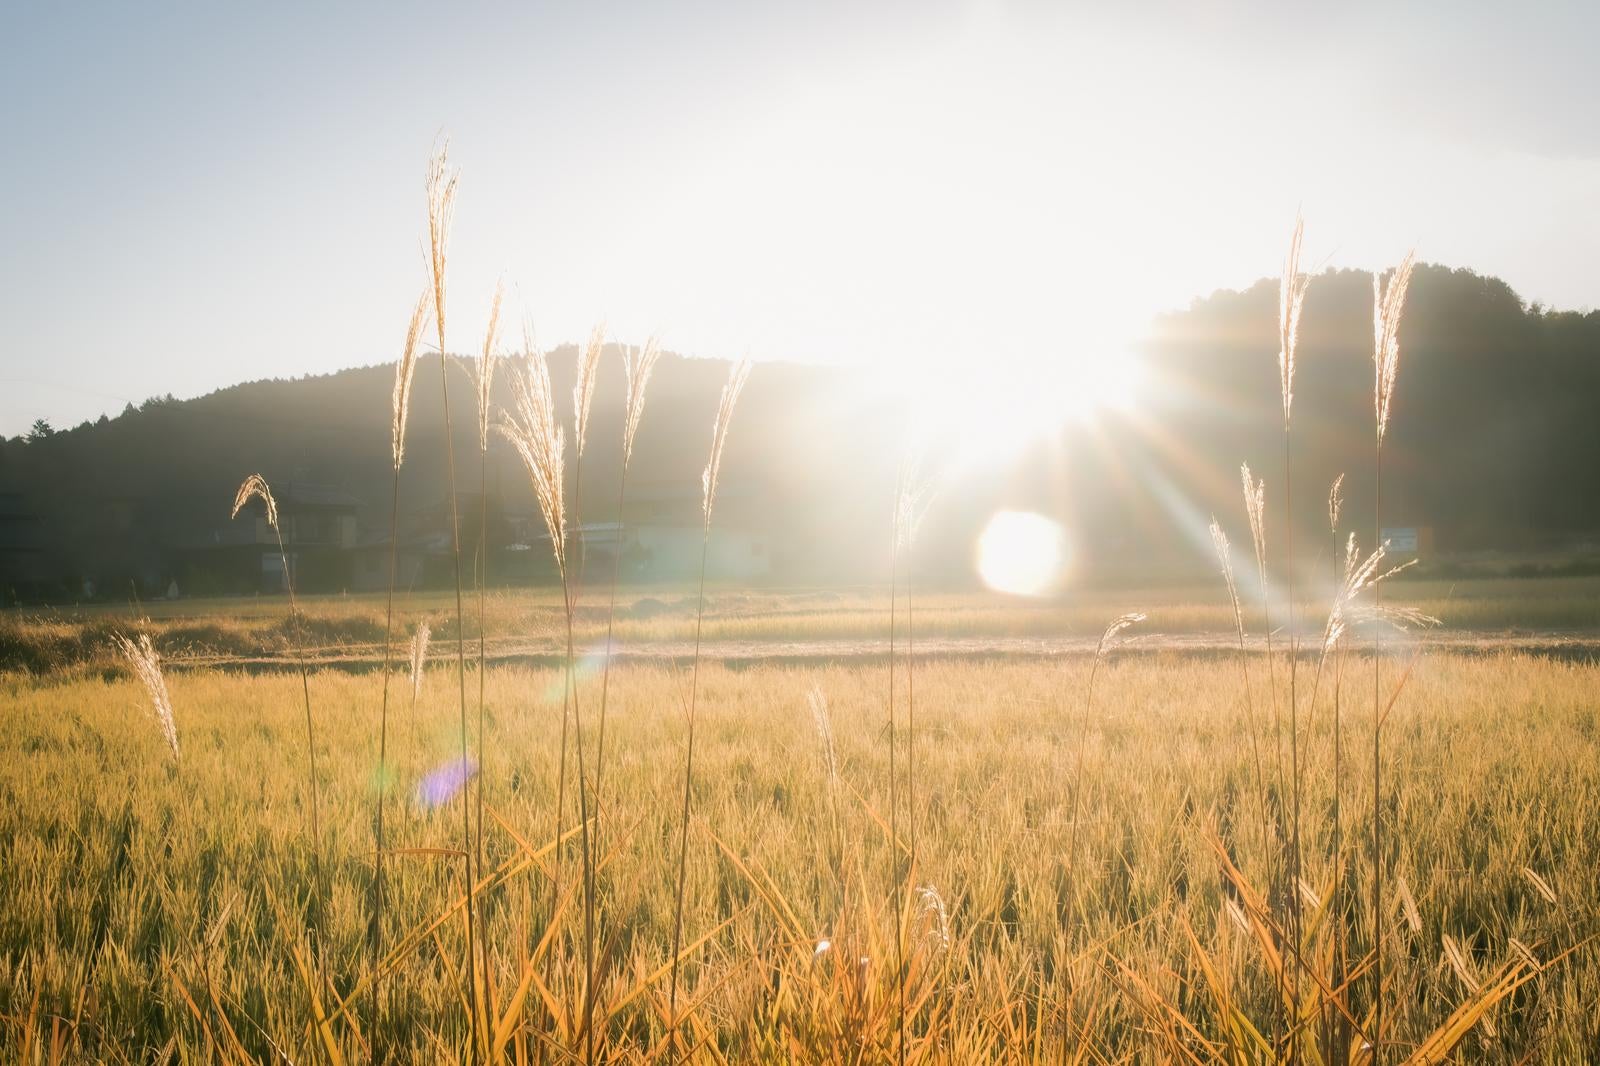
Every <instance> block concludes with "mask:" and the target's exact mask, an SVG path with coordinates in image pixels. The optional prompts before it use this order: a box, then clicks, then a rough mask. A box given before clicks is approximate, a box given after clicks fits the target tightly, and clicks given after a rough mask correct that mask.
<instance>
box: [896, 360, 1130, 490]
mask: <svg viewBox="0 0 1600 1066" xmlns="http://www.w3.org/2000/svg"><path fill="white" fill-rule="evenodd" d="M1103 351H1104V352H1105V353H1106V354H1101V352H1102V349H1096V348H1088V347H1086V348H1084V349H1080V350H1079V351H1077V352H1048V353H1041V354H1040V355H1038V356H1037V357H1032V358H1001V357H997V358H995V359H994V360H993V361H991V362H990V364H989V366H988V368H987V369H986V371H985V372H984V373H982V374H980V375H976V376H974V375H972V374H970V373H967V374H928V375H926V377H925V378H924V381H925V383H926V384H925V386H924V389H923V392H922V395H921V396H920V397H919V398H918V401H917V405H918V407H919V409H920V410H921V411H922V414H923V418H924V419H925V425H924V427H923V433H924V434H925V435H926V436H927V437H929V438H930V439H938V440H941V441H944V442H946V443H948V444H949V445H950V446H951V448H952V450H953V454H954V457H955V462H956V463H957V464H958V465H959V466H961V467H966V468H973V467H982V466H989V465H993V464H996V463H1003V462H1008V461H1011V460H1014V459H1016V458H1017V457H1018V456H1019V455H1020V454H1022V453H1023V452H1024V451H1025V450H1026V449H1028V448H1029V447H1030V446H1032V445H1035V444H1037V443H1039V442H1040V441H1042V440H1048V439H1050V438H1052V437H1054V436H1055V435H1056V434H1057V433H1059V432H1060V431H1061V429H1062V428H1063V427H1067V426H1082V425H1087V424H1090V423H1093V422H1095V421H1096V420H1097V419H1099V418H1101V417H1102V416H1104V415H1105V414H1107V413H1110V412H1127V411H1130V410H1133V409H1135V408H1136V407H1137V406H1138V404H1139V403H1140V399H1141V396H1142V394H1143V387H1144V379H1143V375H1142V373H1141V364H1140V362H1139V359H1138V356H1137V354H1136V353H1135V352H1134V351H1133V350H1132V349H1131V348H1130V347H1129V346H1127V345H1122V346H1117V347H1108V348H1106V349H1103Z"/></svg>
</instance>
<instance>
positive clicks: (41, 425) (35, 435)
mask: <svg viewBox="0 0 1600 1066" xmlns="http://www.w3.org/2000/svg"><path fill="white" fill-rule="evenodd" d="M55 435H56V431H55V429H54V428H53V427H52V426H51V425H50V423H49V422H46V421H45V420H44V419H42V418H36V419H34V421H33V429H31V430H29V431H28V443H29V444H33V443H35V442H37V441H41V440H44V439H45V438H47V437H53V436H55Z"/></svg>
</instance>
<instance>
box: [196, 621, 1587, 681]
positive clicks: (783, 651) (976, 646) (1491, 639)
mask: <svg viewBox="0 0 1600 1066" xmlns="http://www.w3.org/2000/svg"><path fill="white" fill-rule="evenodd" d="M1095 644H1096V640H1095V639H1093V638H1077V637H1074V638H1068V637H929V638H918V640H917V642H916V656H917V658H919V659H925V658H926V659H972V660H984V659H1053V658H1086V657H1089V656H1092V655H1093V654H1094V650H1095ZM1419 644H1420V645H1421V646H1422V648H1423V649H1424V650H1427V651H1437V652H1444V653H1449V654H1458V655H1490V654H1498V653H1502V652H1519V653H1522V654H1527V655H1540V656H1545V657H1548V658H1554V659H1562V660H1570V661H1588V660H1595V659H1600V633H1597V632H1594V631H1591V630H1584V631H1572V632H1555V631H1550V632H1539V633H1534V632H1466V631H1455V632H1436V633H1430V634H1426V635H1423V636H1421V637H1416V636H1410V637H1408V636H1406V635H1403V634H1394V633H1389V634H1386V635H1385V637H1384V648H1385V650H1386V652H1388V653H1391V654H1395V655H1401V654H1407V653H1409V652H1411V651H1413V650H1415V649H1416V648H1417V647H1418V645H1419ZM1366 646H1367V641H1366V640H1365V639H1357V640H1356V642H1355V644H1354V648H1355V650H1356V652H1357V653H1360V651H1361V650H1362V649H1363V648H1364V647H1366ZM1246 647H1247V649H1248V650H1249V651H1250V652H1251V653H1252V654H1264V653H1265V651H1266V643H1265V641H1264V640H1262V639H1260V638H1256V639H1253V640H1250V641H1247V643H1246ZM904 649H905V644H904V642H901V643H900V644H899V645H898V650H899V651H901V652H902V653H903V652H904ZM487 650H488V659H489V661H490V662H492V663H497V664H506V663H519V664H523V665H530V666H555V665H558V664H560V663H561V662H562V661H563V658H564V654H565V649H564V648H563V647H562V646H560V645H559V644H557V643H556V642H555V641H550V640H543V641H528V640H517V639H504V638H503V639H500V640H491V641H489V644H488V649H487ZM1238 651H1239V643H1238V638H1237V637H1234V636H1232V635H1229V634H1226V633H1185V634H1166V633H1145V634H1140V635H1137V636H1134V637H1132V638H1130V639H1128V640H1127V641H1125V642H1124V643H1123V644H1121V645H1120V646H1119V649H1118V652H1117V654H1122V655H1126V654H1129V653H1132V652H1137V653H1140V654H1146V655H1148V654H1162V655H1176V656H1197V657H1202V658H1209V657H1215V656H1225V655H1235V654H1238ZM1274 651H1275V652H1278V653H1282V651H1283V643H1282V640H1281V639H1280V640H1279V641H1277V642H1276V644H1275V645H1274ZM1316 651H1317V648H1316V646H1315V644H1314V643H1313V644H1311V645H1306V644H1302V645H1301V654H1302V655H1304V656H1306V657H1313V656H1314V655H1315V654H1316ZM403 653H404V649H398V650H397V651H396V654H395V664H396V668H397V669H404V668H405V665H406V664H405V663H404V661H403V659H404V654H403ZM601 653H602V649H601V647H600V645H599V644H596V645H594V646H593V647H588V648H584V649H582V650H581V651H580V654H581V655H583V656H586V657H589V658H591V659H598V658H599V657H600V655H601ZM700 653H701V657H702V658H703V659H705V660H707V661H711V662H721V663H724V664H727V665H731V666H753V665H758V664H803V663H832V662H843V663H862V662H871V661H874V660H883V659H886V658H887V657H888V654H889V642H888V640H887V639H886V638H885V639H882V640H760V641H758V640H727V641H709V642H706V643H704V644H702V645H701V649H700ZM693 654H694V645H693V644H692V643H690V642H689V641H648V642H644V643H640V644H632V645H619V646H618V647H617V648H616V651H615V661H617V662H621V663H628V662H663V661H667V660H674V661H684V660H687V659H689V658H690V657H691V656H692V655H693ZM308 655H309V656H310V658H311V660H312V662H313V663H314V664H315V665H317V666H320V667H323V668H326V669H344V670H354V671H365V670H372V669H377V668H378V667H379V666H381V665H382V662H383V647H382V645H345V646H341V647H329V648H313V649H308ZM434 658H435V659H440V657H439V656H434ZM441 661H442V660H441ZM167 664H168V665H169V666H171V667H176V668H179V669H183V668H189V669H214V668H230V667H232V668H244V669H247V670H249V669H259V670H273V669H288V668H292V667H293V666H294V665H295V661H294V658H293V656H289V655H277V656H221V655H218V656H208V655H195V656H174V657H172V658H170V659H168V660H167Z"/></svg>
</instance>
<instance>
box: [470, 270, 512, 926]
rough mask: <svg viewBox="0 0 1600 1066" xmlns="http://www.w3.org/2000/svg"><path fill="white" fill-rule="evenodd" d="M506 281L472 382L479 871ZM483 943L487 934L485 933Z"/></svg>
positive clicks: (494, 302)
mask: <svg viewBox="0 0 1600 1066" xmlns="http://www.w3.org/2000/svg"><path fill="white" fill-rule="evenodd" d="M505 288H506V287H505V281H504V280H503V279H502V280H497V281H496V282H495V285H494V296H493V297H492V298H491V299H490V301H489V325H488V327H487V328H486V329H485V330H484V333H483V353H482V354H481V355H480V356H479V357H478V365H477V368H476V369H477V373H476V375H475V383H476V385H477V393H478V555H477V563H478V565H477V566H476V567H474V570H475V572H476V575H477V579H478V773H477V775H476V781H475V782H474V794H475V798H476V799H477V807H478V812H477V814H478V816H477V821H476V823H475V825H474V837H475V839H474V848H475V851H476V855H475V858H476V860H477V863H478V869H479V870H480V871H481V870H482V869H483V814H484V807H483V788H484V781H485V780H486V779H487V778H488V776H489V768H488V763H487V762H486V761H485V759H484V749H483V741H484V733H485V726H486V724H487V720H488V711H487V707H488V700H487V698H486V694H487V688H486V686H487V684H488V673H487V670H486V669H485V666H486V665H487V659H488V647H487V643H486V641H487V636H486V634H487V631H488V594H487V590H486V588H485V586H486V585H487V583H488V577H489V569H488V568H489V426H490V424H491V421H492V419H491V408H490V400H491V398H492V396H493V394H494V371H495V364H496V363H498V362H499V347H498V342H499V330H500V302H501V300H502V299H503V298H504V296H505ZM484 937H485V940H486V941H487V939H488V934H487V932H485V934H484Z"/></svg>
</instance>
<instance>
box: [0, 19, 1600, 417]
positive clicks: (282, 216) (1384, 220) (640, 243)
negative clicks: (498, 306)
mask: <svg viewBox="0 0 1600 1066" xmlns="http://www.w3.org/2000/svg"><path fill="white" fill-rule="evenodd" d="M1597 10H1600V8H1597V7H1596V5H1593V4H1586V3H1571V4H1547V5H1535V4H1524V5H1505V4H1494V5H1488V4H1484V5H1471V4H1464V3H1440V4H1411V3H1408V4H1399V3H1386V4H1381V5H1374V6H1362V5H1352V4H1337V5H1335V4H1330V5H1320V6H1316V7H1314V6H1313V5H1296V4H1283V3H1277V4H1272V5H1265V4H1263V5H1244V4H1236V3H1209V2H1193V3H1181V4H1176V3H1175V4H1163V5H1140V4H1115V5H1113V4H1106V5H1103V9H1102V6H1100V5H1095V6H1090V5H1064V4H1042V3H1041V4H1019V3H1005V2H987V3H966V4H940V3H927V2H917V3H904V4H890V3H876V4H863V3H838V4H832V3H806V4H793V5H784V6H782V7H780V6H778V5H771V4H748V3H744V4H735V3H729V4H654V5H645V4H624V3H592V4H582V5H550V6H548V7H546V6H543V5H527V4H518V5H512V4H506V5H477V6H474V5H467V4H438V3H433V4H426V5H424V4H406V3H385V4H372V5H369V6H357V5H353V4H350V5H323V4H304V5H300V4H288V3H280V4H257V5H244V4H217V3H204V4H193V5H178V4H172V5H159V4H127V3H115V4H93V3H70V4H45V3H40V4H10V5H6V6H5V7H4V8H3V9H0V39H3V40H5V41H6V43H7V47H6V61H5V64H4V66H3V67H0V99H3V100H4V101H5V104H4V112H3V114H4V135H3V144H4V146H5V147H4V164H5V165H4V166H3V167H0V318H3V321H4V324H5V329H6V341H5V344H4V346H3V348H0V433H3V434H7V435H10V434H15V433H18V432H22V431H23V430H25V429H26V428H27V426H28V425H29V424H30V423H31V422H32V420H33V419H34V418H36V417H46V418H49V419H50V420H51V421H52V422H54V423H55V424H56V425H57V426H58V427H60V426H64V425H68V424H72V423H76V422H77V421H79V420H81V419H84V418H89V417H94V416H97V415H99V414H100V413H101V412H102V411H109V412H111V413H113V414H114V413H115V412H116V411H118V410H120V409H121V407H122V405H123V403H124V402H126V401H129V400H131V401H134V402H138V401H140V400H142V399H144V398H145V397H146V396H149V395H151V394H153V393H166V392H169V391H170V392H172V393H175V394H177V395H178V396H180V397H187V396H193V395H198V394H201V393H204V392H208V391H210V390H212V389H214V388H217V387H220V386H223V385H228V384H232V383H234V382H237V381H240V380H246V379H252V378H259V377H270V376H287V375H298V374H303V373H307V372H325V371H331V370H335V369H339V368H341V367H346V366H351V365H356V364H362V363H373V362H379V361H385V360H389V359H392V358H393V357H394V356H395V355H396V353H397V349H398V346H399V344H400V341H401V339H402V336H403V333H404V330H405V324H406V317H407V314H408V309H409V306H410V304H411V303H412V302H413V300H414V299H415V297H416V294H417V292H418V290H419V289H420V286H421V284H422V280H423V265H422V258H421V254H420V250H419V238H420V236H421V234H422V232H423V203H424V201H423V191H422V176H423V169H424V164H425V162H426V159H427V157H428V154H429V151H430V148H431V146H432V145H433V142H434V140H435V137H436V135H437V134H438V133H440V132H441V131H444V132H447V133H448V134H449V135H450V136H451V138H452V156H453V159H454V161H455V162H457V163H458V164H459V165H460V166H461V168H462V172H463V175H462V179H461V191H460V200H459V206H458V210H457V216H456V243H455V245H454V247H453V249H452V266H453V273H452V276H451V291H452V293H453V295H454V304H453V313H452V328H451V337H450V347H451V348H452V349H453V350H470V349H472V348H473V347H475V346H476V345H477V344H478V343H480V338H479V336H478V333H479V331H480V330H481V328H482V323H483V320H484V317H485V314H486V309H487V302H488V296H489V292H490V290H491V288H492V286H493V283H494V279H495V277H496V276H497V274H500V273H502V272H504V274H505V276H506V277H507V279H508V281H509V282H511V283H513V284H515V285H516V286H517V288H518V290H519V291H520V293H521V295H522V297H523V298H524V300H525V301H526V303H527V306H528V311H529V313H530V314H531V316H532V318H533V320H534V322H535V324H536V327H537V330H538V336H539V339H540V341H541V342H543V343H545V344H552V345H553V344H556V343H560V342H563V341H567V340H572V339H575V338H578V337H579V336H580V335H581V334H583V333H584V332H585V331H586V330H587V327H588V325H589V324H590V323H591V322H592V321H593V320H594V319H595V318H597V317H598V316H600V315H605V316H606V317H607V318H608V319H609V321H610V322H611V323H612V326H613V330H614V333H615V334H616V335H618V336H620V337H621V338H623V339H626V340H638V339H642V337H643V335H644V334H645V333H647V332H648V331H650V330H652V329H659V330H660V331H661V332H662V335H663V337H664V339H665V342H666V344H667V346H668V347H669V348H673V349H676V350H681V351H686V352H691V353H695V354H702V355H736V354H740V353H742V352H745V351H749V352H750V353H751V354H752V355H754V356H755V357H757V358H758V359H760V358H796V359H810V360H827V361H846V362H856V363H861V364H864V365H867V366H870V367H872V368H874V369H879V370H883V369H893V368H897V367H903V366H917V367H921V368H927V369H928V370H929V371H930V372H931V373H933V374H939V373H941V372H943V371H944V369H945V368H952V369H951V374H952V375H953V374H954V373H955V372H956V371H955V370H954V369H953V368H955V367H956V366H957V360H958V359H960V358H962V357H964V356H966V355H970V354H982V355H983V356H985V357H986V358H992V359H998V360H999V361H1001V362H1002V363H1006V364H1011V365H1014V366H1018V367H1022V368H1028V367H1037V368H1049V369H1050V372H1051V373H1053V374H1056V375H1058V376H1060V375H1063V374H1064V375H1065V377H1066V378H1068V379H1070V378H1071V376H1072V374H1073V373H1074V372H1075V371H1074V370H1073V368H1081V367H1085V366H1091V365H1094V364H1095V363H1096V362H1097V361H1098V362H1100V363H1104V362H1105V361H1106V360H1108V359H1115V358H1118V357H1119V354H1120V352H1121V351H1122V350H1123V345H1124V344H1125V343H1126V341H1127V339H1128V338H1130V337H1132V336H1136V335H1137V334H1138V333H1139V332H1140V330H1141V329H1142V327H1143V324H1144V322H1145V321H1147V319H1148V316H1149V314H1150V313H1151V312H1152V311H1155V310H1158V309H1162V308H1167V307H1177V306H1183V305H1184V304H1186V303H1187V302H1188V301H1189V300H1190V299H1192V298H1193V297H1195V296H1197V295H1203V294H1205V293H1208V292H1210V291H1212V290H1213V289H1216V288H1219V287H1231V286H1240V285H1244V284H1248V283H1249V282H1250V281H1252V280H1254V279H1255V278H1257V277H1260V276H1263V275H1269V274H1273V273H1275V272H1276V270H1277V268H1278V265H1279V263H1280V261H1281V258H1282V255H1283V251H1284V246H1285V244H1286V242H1287V238H1288V235H1289V231H1290V228H1291V226H1292V223H1293V218H1294V214H1295V211H1296V209H1297V208H1300V209H1303V211H1304V213H1305V216H1306V224H1307V235H1306V246H1307V255H1308V257H1309V259H1310V261H1311V262H1313V263H1314V264H1317V265H1334V266H1357V267H1375V266H1380V265H1383V264H1387V263H1390V262H1392V261H1394V260H1395V259H1397V258H1398V257H1399V256H1400V255H1401V254H1402V253H1403V252H1404V251H1405V249H1406V248H1407V247H1409V246H1411V245H1413V244H1415V245H1416V246H1417V247H1418V248H1419V250H1420V254H1421V256H1422V257H1423V258H1424V259H1427V260H1431V261H1436V262H1442V263H1446V264H1449V265H1452V266H1469V267H1472V268H1473V269H1476V270H1479V271H1482V272H1485V273H1492V274H1497V275H1500V276H1502V277H1504V278H1506V279H1507V280H1508V281H1509V282H1510V283H1511V284H1512V285H1513V286H1514V287H1515V288H1516V289H1517V290H1518V291H1519V292H1520V293H1521V294H1522V295H1523V296H1524V297H1525V298H1528V299H1530V300H1531V299H1537V300H1542V301H1545V302H1547V303H1550V304H1554V305H1556V306H1559V307H1593V306H1596V305H1597V304H1600V269H1597V267H1596V264H1595V256H1596V253H1597V252H1600V206H1597V199H1596V197H1597V193H1600V64H1597V63H1595V62H1593V56H1594V53H1593V48H1594V42H1595V41H1596V40H1600V15H1597V14H1596V13H1595V12H1596V11H1597ZM1113 12H1114V13H1113ZM1062 368H1066V369H1065V370H1063V369H1062Z"/></svg>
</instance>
